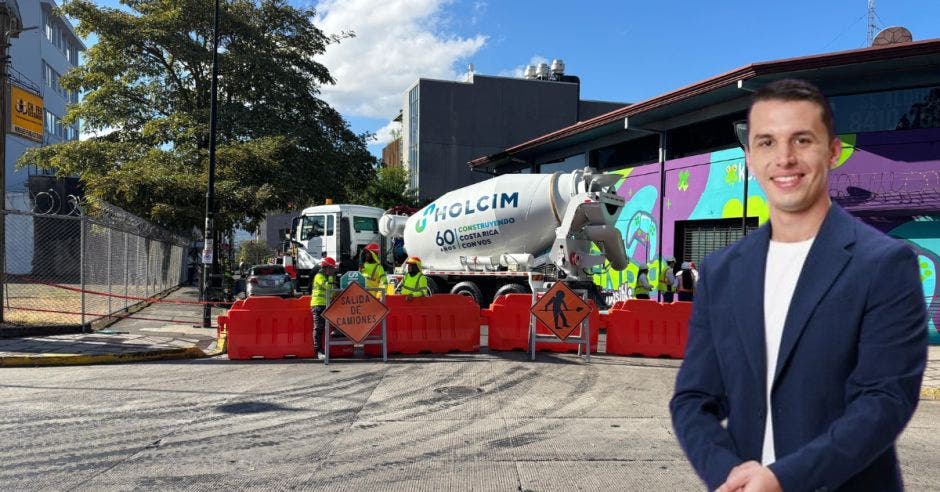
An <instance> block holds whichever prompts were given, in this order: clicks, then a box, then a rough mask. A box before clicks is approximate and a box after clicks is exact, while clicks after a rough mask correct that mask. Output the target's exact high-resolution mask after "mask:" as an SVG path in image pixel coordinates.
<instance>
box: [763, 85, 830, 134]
mask: <svg viewBox="0 0 940 492" xmlns="http://www.w3.org/2000/svg"><path fill="white" fill-rule="evenodd" d="M760 101H809V102H811V103H814V104H816V105H817V106H819V109H820V111H822V114H821V117H822V122H823V125H825V126H826V131H827V132H828V133H829V139H830V140H831V139H833V138H835V136H836V132H835V123H834V122H833V117H832V107H830V106H829V101H827V100H826V96H824V95H823V94H822V92H821V91H820V90H819V88H818V87H816V86H815V85H813V84H810V83H809V82H807V81H805V80H799V79H782V80H778V81H776V82H771V83H769V84H767V85H765V86H763V87H761V88H760V89H759V90H758V91H757V92H756V93H755V94H754V97H753V98H752V99H751V107H750V108H748V110H747V119H748V121H750V119H751V110H752V109H754V105H755V104H757V103H758V102H760Z"/></svg>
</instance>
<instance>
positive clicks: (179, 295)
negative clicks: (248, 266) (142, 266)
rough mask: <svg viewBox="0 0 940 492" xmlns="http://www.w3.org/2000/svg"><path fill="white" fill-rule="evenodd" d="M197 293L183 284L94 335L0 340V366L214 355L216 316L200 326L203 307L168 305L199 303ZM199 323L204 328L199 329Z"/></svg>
mask: <svg viewBox="0 0 940 492" xmlns="http://www.w3.org/2000/svg"><path fill="white" fill-rule="evenodd" d="M198 300H199V292H198V289H196V288H195V287H192V286H184V287H181V288H179V289H177V290H176V291H174V292H172V293H171V294H170V295H168V296H166V297H165V298H163V299H161V300H160V301H163V302H156V303H153V304H151V305H150V306H147V307H145V308H143V309H141V310H140V311H137V312H136V313H134V314H131V315H130V318H125V319H122V320H120V321H118V322H117V323H114V324H112V325H111V326H109V327H107V328H105V329H103V330H99V331H96V332H93V333H82V334H69V335H54V336H36V337H22V338H0V366H39V365H66V364H99V363H107V362H135V361H144V360H160V359H189V358H198V357H206V356H209V355H215V354H216V352H218V350H217V346H216V329H215V325H216V316H218V315H219V314H222V313H224V311H225V310H224V309H222V308H213V309H212V325H213V327H212V328H211V329H207V328H201V327H199V326H201V324H202V316H203V307H202V306H201V305H198V304H173V303H171V302H166V301H188V302H191V301H198ZM196 325H199V326H196Z"/></svg>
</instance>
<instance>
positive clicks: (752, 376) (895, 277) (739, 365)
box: [670, 80, 927, 491]
mask: <svg viewBox="0 0 940 492" xmlns="http://www.w3.org/2000/svg"><path fill="white" fill-rule="evenodd" d="M841 150H842V146H841V142H840V141H839V139H838V137H836V135H835V133H834V131H833V122H832V112H831V109H830V108H829V105H828V103H827V102H826V100H825V98H824V97H823V96H822V94H821V93H820V92H819V91H818V89H816V88H815V87H814V86H812V85H810V84H808V83H806V82H802V81H797V80H782V81H777V82H774V83H772V84H769V85H768V86H766V87H764V88H763V89H761V90H760V91H758V92H757V93H756V94H755V96H754V101H753V102H752V104H751V109H750V111H749V114H748V144H747V146H746V152H745V155H746V159H747V163H748V168H749V170H750V172H751V174H752V175H753V176H754V177H755V179H756V180H757V181H758V183H759V184H760V186H761V188H762V189H763V190H764V192H765V193H766V195H767V201H768V205H769V208H770V221H769V224H765V225H764V226H762V227H761V228H760V229H758V230H757V231H755V232H753V233H751V234H749V235H747V236H746V237H745V238H743V239H742V240H740V241H738V242H737V243H735V244H733V245H731V246H729V247H727V248H725V249H722V250H720V251H717V252H715V253H713V254H711V255H709V256H708V257H706V259H705V261H704V262H703V263H702V265H701V276H700V279H699V284H698V288H697V292H696V296H695V301H694V302H695V303H694V306H693V309H692V318H691V321H690V323H689V341H688V346H687V348H686V357H685V360H684V361H683V363H682V367H681V368H680V369H679V375H678V377H677V379H676V388H675V394H674V396H673V398H672V401H671V402H670V411H671V412H672V421H673V426H674V428H675V431H676V436H677V438H678V440H679V443H680V444H681V446H682V449H683V450H684V451H685V453H686V455H687V456H688V458H689V460H690V462H691V464H692V466H693V468H694V469H695V471H696V472H697V473H698V475H699V476H700V477H701V478H702V480H704V481H705V483H706V484H707V486H708V488H709V489H718V490H721V491H731V490H745V491H750V490H781V489H782V490H785V491H791V490H792V491H796V490H812V491H833V490H872V491H888V490H901V489H902V488H903V482H902V480H901V473H900V469H899V466H898V461H897V455H896V452H895V445H894V443H895V440H896V439H897V437H898V435H899V434H900V433H901V431H902V430H903V429H904V426H905V425H906V424H907V422H908V421H909V420H910V418H911V416H912V415H913V413H914V409H915V408H916V406H917V401H918V398H919V394H920V384H921V379H922V377H923V372H924V368H925V367H926V359H927V327H926V323H927V318H926V309H925V306H924V294H923V291H922V288H921V283H920V270H919V266H918V263H917V257H916V255H915V253H914V252H913V251H912V250H911V249H910V248H909V247H907V246H906V245H905V244H904V243H902V242H900V241H897V240H894V239H891V238H889V237H887V236H885V235H884V234H882V233H880V232H878V231H877V230H875V229H873V228H871V227H869V226H867V225H865V224H864V223H862V222H861V221H859V220H858V219H856V218H854V217H852V216H851V215H849V214H848V213H846V212H845V211H844V210H842V209H841V208H840V207H839V206H838V205H835V204H832V203H831V201H830V199H829V195H828V172H829V169H831V167H832V166H834V165H835V164H836V163H837V162H838V159H839V155H840V152H841Z"/></svg>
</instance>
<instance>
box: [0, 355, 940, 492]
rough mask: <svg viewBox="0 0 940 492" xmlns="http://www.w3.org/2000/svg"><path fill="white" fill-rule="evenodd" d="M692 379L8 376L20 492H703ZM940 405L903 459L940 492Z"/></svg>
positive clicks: (568, 362) (52, 371) (302, 368)
mask: <svg viewBox="0 0 940 492" xmlns="http://www.w3.org/2000/svg"><path fill="white" fill-rule="evenodd" d="M678 364H679V361H674V360H661V359H640V358H627V357H614V356H603V355H602V356H594V357H593V358H592V361H591V363H590V364H586V363H584V362H582V361H581V360H579V359H578V358H577V357H576V356H574V355H561V356H552V355H549V354H540V355H539V360H538V361H537V362H534V363H532V362H528V361H526V360H525V358H524V355H523V354H522V353H519V352H513V353H502V354H489V353H483V354H470V355H449V356H446V357H439V358H433V357H421V358H414V359H393V360H392V361H390V362H389V363H387V364H383V363H382V362H374V361H363V360H351V361H350V360H338V361H334V363H332V364H330V365H329V366H324V365H323V364H321V363H317V362H315V361H311V360H306V361H249V362H242V363H239V362H232V361H228V360H226V359H224V358H214V359H200V360H187V361H164V362H158V363H142V364H122V365H105V366H88V367H40V368H5V369H3V370H2V371H0V377H2V379H0V381H2V383H0V489H2V490H24V489H28V490H34V489H46V490H49V489H55V490H63V489H69V490H133V489H155V490H157V489H158V490H183V489H185V490H210V489H239V490H240V489H249V488H264V489H274V490H283V489H304V490H307V489H329V490H363V489H374V490H442V489H443V490H539V491H543V490H578V489H581V490H669V491H675V490H697V489H701V488H702V485H701V484H700V482H699V481H698V479H697V478H696V477H695V475H694V474H693V472H692V470H691V468H690V467H689V466H688V464H687V463H686V461H685V459H684V457H683V455H682V453H681V451H680V449H679V447H678V445H677V444H676V442H675V439H674V437H673V435H672V430H671V425H670V423H669V418H668V410H667V402H668V399H669V395H670V394H671V390H672V384H673V380H674V378H675V373H676V368H677V367H678ZM938 431H940V401H921V403H920V407H919V409H918V411H917V414H916V415H915V418H914V421H913V422H912V424H911V425H910V426H909V427H908V429H907V430H906V431H905V433H904V434H903V436H902V439H901V441H900V455H901V458H902V461H903V465H902V467H903V471H904V475H905V479H906V482H907V486H908V488H909V489H910V490H937V489H940V465H938V464H940V432H938Z"/></svg>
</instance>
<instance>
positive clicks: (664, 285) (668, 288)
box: [656, 267, 672, 292]
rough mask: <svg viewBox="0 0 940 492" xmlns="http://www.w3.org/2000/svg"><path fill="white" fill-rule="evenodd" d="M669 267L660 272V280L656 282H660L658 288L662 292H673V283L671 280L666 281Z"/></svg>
mask: <svg viewBox="0 0 940 492" xmlns="http://www.w3.org/2000/svg"><path fill="white" fill-rule="evenodd" d="M668 269H669V267H666V268H663V269H662V270H661V271H660V272H659V280H658V281H657V282H656V283H657V284H658V285H657V290H659V291H660V292H672V285H670V284H669V282H667V281H666V279H667V275H666V273H667V270H668Z"/></svg>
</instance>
